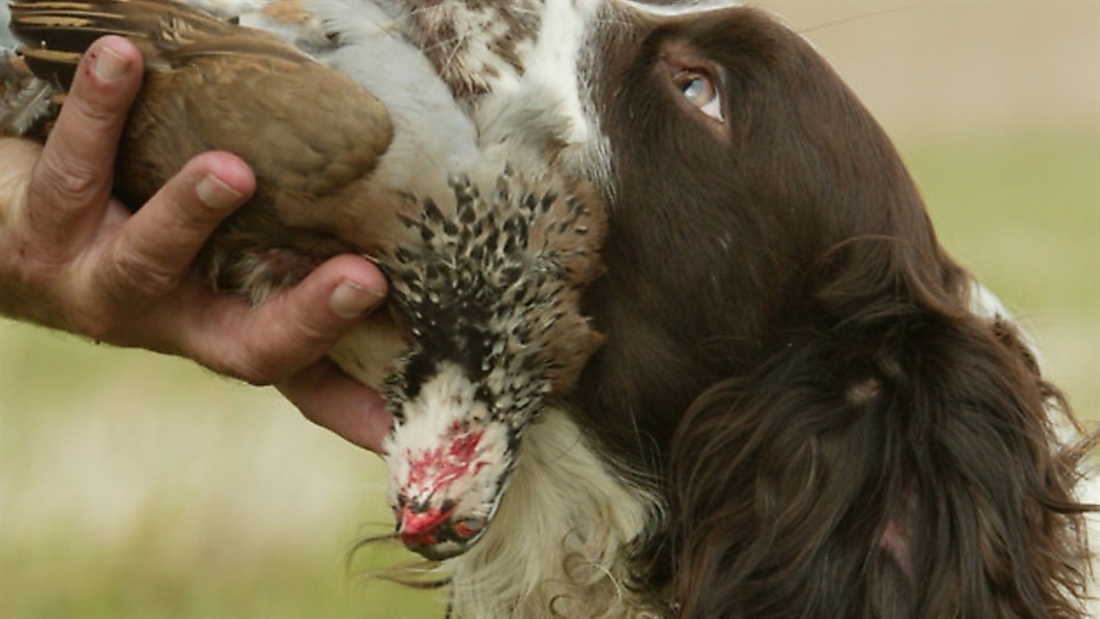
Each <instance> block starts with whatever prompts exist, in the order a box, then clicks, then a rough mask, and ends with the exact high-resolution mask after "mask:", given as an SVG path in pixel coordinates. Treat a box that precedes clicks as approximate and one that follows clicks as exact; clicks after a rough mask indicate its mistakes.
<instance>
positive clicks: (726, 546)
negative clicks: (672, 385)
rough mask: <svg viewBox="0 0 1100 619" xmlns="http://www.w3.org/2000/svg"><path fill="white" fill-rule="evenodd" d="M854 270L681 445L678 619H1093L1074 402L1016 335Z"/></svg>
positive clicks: (733, 381)
mask: <svg viewBox="0 0 1100 619" xmlns="http://www.w3.org/2000/svg"><path fill="white" fill-rule="evenodd" d="M850 253H852V254H855V255H854V256H851V260H849V261H846V262H847V264H849V265H860V266H856V267H853V268H851V269H841V270H840V272H841V274H842V276H841V277H834V278H832V279H831V281H830V282H829V283H827V284H826V285H824V286H820V287H819V288H818V289H817V290H816V291H812V290H811V291H809V292H810V296H809V297H808V298H809V301H808V302H807V303H805V304H803V306H804V307H806V308H807V309H808V310H809V312H808V314H807V315H816V316H817V318H815V319H811V320H809V321H807V322H806V323H805V324H808V325H809V326H806V327H803V328H798V329H788V330H787V331H786V332H785V336H784V338H783V341H781V342H779V343H778V344H777V346H776V347H775V348H776V352H775V353H774V354H772V355H771V357H770V359H769V360H768V361H767V362H765V363H764V364H762V365H761V366H760V367H759V368H758V370H757V371H755V373H753V374H751V375H747V376H741V377H736V378H730V379H727V380H725V381H723V382H720V383H718V384H716V385H714V386H713V387H712V388H710V389H709V390H707V391H706V392H705V393H703V394H702V395H701V396H700V397H698V398H697V399H696V400H695V401H694V403H693V404H692V406H691V407H690V409H689V411H688V412H687V414H686V415H685V417H684V419H683V421H682V423H681V424H680V426H679V427H678V431H677V434H676V437H675V439H674V444H673V456H672V457H671V458H670V462H671V463H672V468H671V471H670V483H669V488H670V489H671V493H670V495H671V496H670V500H671V502H672V505H671V511H672V514H673V517H672V519H671V520H672V521H673V522H674V523H675V525H674V526H675V530H674V531H672V532H671V534H672V539H673V544H674V549H673V554H674V561H675V563H676V568H675V569H674V571H675V572H676V573H677V578H676V583H675V587H676V598H677V599H678V600H680V602H681V604H682V616H683V617H753V618H754V619H759V618H765V617H891V618H900V617H929V618H932V617H936V618H948V617H1021V618H1022V617H1080V616H1083V614H1082V613H1083V611H1082V610H1081V609H1080V608H1079V606H1078V604H1079V603H1080V602H1079V601H1078V600H1079V599H1080V597H1081V596H1083V595H1084V592H1085V588H1086V584H1087V583H1086V578H1087V573H1086V572H1087V569H1088V568H1087V563H1086V561H1087V557H1085V556H1081V554H1082V549H1083V548H1084V547H1085V544H1084V540H1083V536H1084V522H1083V516H1082V513H1083V511H1085V510H1086V507H1085V506H1082V505H1081V504H1079V503H1078V502H1077V500H1076V499H1075V498H1074V494H1073V488H1074V485H1075V483H1076V482H1077V481H1078V474H1077V473H1076V472H1075V471H1076V464H1077V460H1078V459H1079V458H1080V454H1081V453H1082V452H1081V451H1080V450H1079V449H1074V448H1070V447H1065V446H1061V445H1060V444H1059V442H1058V439H1057V437H1056V436H1055V430H1054V428H1053V427H1052V423H1051V421H1050V416H1049V412H1048V410H1047V409H1048V407H1049V406H1055V407H1062V408H1063V410H1064V409H1065V406H1066V405H1065V402H1064V401H1063V400H1062V398H1061V396H1060V395H1059V394H1058V392H1057V391H1056V390H1054V388H1053V387H1051V386H1050V385H1049V384H1047V383H1045V382H1044V381H1043V380H1042V379H1041V378H1040V377H1039V375H1038V372H1037V370H1036V368H1035V366H1034V363H1033V361H1032V360H1031V358H1030V356H1028V355H1027V354H1026V353H1025V352H1024V351H1026V346H1024V345H1023V344H1022V343H1021V341H1020V338H1019V336H1018V334H1017V333H1016V332H1015V331H1014V329H1013V328H1012V327H1011V326H1009V325H1006V324H1005V323H1003V322H1001V321H994V320H988V319H983V318H980V317H977V316H975V315H973V314H971V313H970V312H969V311H967V310H966V309H965V301H966V300H965V298H963V297H964V296H965V295H964V294H962V293H960V294H955V295H951V294H949V293H947V292H945V291H944V288H943V287H940V288H939V289H938V290H937V289H936V288H934V287H931V288H930V287H927V285H925V286H923V287H922V286H920V285H914V284H912V282H914V281H915V279H910V280H909V283H906V281H905V278H904V277H901V278H900V280H895V283H894V286H895V290H894V291H893V293H892V294H879V292H883V291H881V290H876V287H874V286H849V285H847V284H846V283H845V280H851V273H852V272H853V271H854V272H857V273H859V272H862V273H863V274H867V273H870V272H872V271H874V270H876V268H875V267H874V266H873V265H874V264H875V263H876V261H875V260H873V259H868V258H870V256H868V255H867V254H866V252H864V254H862V255H860V253H859V252H858V251H852V252H850ZM878 257H880V258H881V257H882V254H881V253H880V254H879V255H878ZM857 258H861V259H857ZM879 264H880V268H878V269H877V271H878V272H879V273H883V272H891V270H892V269H891V268H890V266H889V265H887V266H885V267H883V266H882V265H881V262H880V263H879ZM893 270H895V271H896V270H897V269H893ZM904 270H905V269H904V268H903V269H901V271H903V272H904ZM834 272H835V271H834ZM848 283H850V281H848ZM864 283H865V284H866V281H864ZM922 288H923V290H921V289H922ZM854 290H862V293H860V294H856V293H855V292H854ZM937 297H938V298H937ZM857 307H858V308H861V309H859V310H856V311H854V312H851V311H850V310H851V308H857ZM840 308H844V309H843V311H837V310H838V309H840ZM1066 412H1067V414H1068V411H1066Z"/></svg>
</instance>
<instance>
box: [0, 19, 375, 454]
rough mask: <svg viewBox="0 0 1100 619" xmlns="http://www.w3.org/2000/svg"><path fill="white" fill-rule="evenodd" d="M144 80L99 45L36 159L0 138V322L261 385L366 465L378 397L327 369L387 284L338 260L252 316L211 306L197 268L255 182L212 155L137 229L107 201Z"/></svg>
mask: <svg viewBox="0 0 1100 619" xmlns="http://www.w3.org/2000/svg"><path fill="white" fill-rule="evenodd" d="M141 75H142V62H141V54H140V52H138V50H137V49H136V48H135V47H134V46H133V45H132V44H131V43H130V42H129V41H127V40H126V39H124V38H120V37H105V38H103V39H100V40H99V41H97V42H96V43H95V44H93V45H92V46H91V48H89V50H88V53H86V54H85V56H84V59H83V60H82V61H81V64H80V67H79V69H78V70H77V76H76V80H75V81H74V83H73V87H72V90H71V91H70V94H69V97H68V99H67V100H66V102H65V106H64V107H63V109H62V112H61V115H60V117H59V118H58V121H57V123H56V125H55V127H54V129H53V131H52V132H51V134H50V137H49V139H48V140H47V142H46V144H45V146H44V147H43V146H40V145H38V144H35V143H33V142H30V141H27V140H21V139H15V138H0V160H2V161H3V166H2V167H0V313H3V314H5V315H9V316H12V317H14V318H20V319H24V320H31V321H34V322H38V323H40V324H43V325H46V326H50V327H55V328H59V329H64V330H66V331H71V332H74V333H78V334H82V335H85V336H88V337H91V338H94V339H96V340H97V341H102V342H108V343H111V344H116V345H120V346H135V347H142V348H148V349H151V350H156V351H160V352H165V353H170V354H175V355H181V356H185V357H189V358H192V359H194V360H196V361H198V362H199V363H201V364H203V365H205V366H207V367H209V368H211V369H213V370H215V371H217V372H220V373H222V374H226V375H229V376H233V377H236V378H240V379H242V380H245V381H247V382H249V383H252V384H257V385H266V384H273V385H275V386H276V387H277V388H278V389H279V390H280V391H281V392H282V393H283V394H284V395H285V396H286V397H287V398H288V399H289V400H290V401H291V402H293V403H294V404H295V405H296V406H297V407H298V408H299V409H300V410H301V411H302V413H303V414H304V415H305V416H306V417H307V418H309V419H310V420H312V421H314V422H315V423H318V424H319V425H322V426H325V427H327V428H329V429H331V430H333V431H334V432H336V433H337V434H339V435H340V436H343V437H344V438H346V439H347V440H349V441H351V442H352V443H355V444H357V445H360V446H363V447H366V448H367V449H371V450H373V451H378V450H379V449H380V446H381V441H382V437H383V436H385V434H386V432H387V431H388V430H389V427H390V424H391V423H392V419H391V417H390V416H389V414H388V413H387V412H386V411H385V405H384V403H383V401H382V399H381V397H380V396H379V395H378V394H377V393H376V392H374V391H373V390H370V389H368V388H367V387H364V386H362V385H360V384H359V383H357V382H355V381H353V380H352V379H351V378H349V377H348V376H347V375H345V374H344V373H343V372H341V371H340V370H339V369H338V368H337V367H336V366H335V364H333V363H332V362H331V361H329V360H327V359H326V358H324V354H325V352H326V351H327V350H328V349H329V348H330V347H331V346H332V344H333V343H334V342H335V341H336V340H338V339H339V338H340V336H341V335H343V333H344V332H346V331H347V330H348V329H349V328H351V327H352V326H353V325H355V324H356V323H357V322H358V321H359V320H361V319H362V318H363V317H364V316H365V315H366V314H368V313H369V312H370V311H371V310H372V309H373V308H375V307H376V306H377V305H378V304H379V303H381V301H382V299H383V297H384V295H385V292H386V281H385V278H384V277H383V276H382V274H381V272H379V271H378V269H377V268H376V267H375V266H374V265H373V264H371V263H370V262H368V261H366V260H364V259H363V258H361V257H359V256H354V255H343V256H337V257H335V258H333V259H331V260H329V261H328V262H326V263H325V264H323V265H321V266H320V267H318V268H317V269H316V270H315V271H314V272H313V273H312V274H311V275H310V276H309V277H307V278H306V279H305V280H303V281H302V282H301V283H300V284H299V285H297V286H296V287H294V288H293V289H290V290H287V291H284V292H282V293H280V294H278V295H276V296H274V297H272V298H271V299H268V300H267V301H266V302H264V303H263V304H261V305H260V306H257V307H251V306H249V305H248V304H247V303H246V302H245V301H244V300H243V299H241V298H239V297H237V296H235V295H228V294H219V293H216V292H214V291H213V290H212V289H211V288H210V286H209V284H208V283H207V281H206V280H205V278H204V277H203V276H202V275H201V274H199V273H198V272H197V271H196V270H195V268H194V266H193V265H194V258H195V256H196V254H197V253H198V251H199V249H200V248H201V247H202V245H203V243H204V242H205V240H206V238H207V237H208V236H209V235H210V234H211V233H212V232H213V230H214V228H215V227H216V226H217V225H218V223H219V222H220V221H221V220H222V219H224V218H225V217H226V216H228V215H229V214H230V213H231V212H232V211H233V209H235V208H236V207H238V206H240V205H241V204H242V203H243V202H244V201H245V200H247V198H248V197H249V196H250V195H251V193H252V192H253V190H254V189H255V178H254V177H253V175H252V171H251V170H250V169H249V167H248V165H247V164H246V163H245V162H244V161H242V160H241V159H239V158H237V157H235V156H234V155H232V154H229V153H225V152H209V153H204V154H202V155H199V156H197V157H195V158H194V159H192V160H191V161H190V162H188V164H187V165H186V166H184V168H183V169H182V170H181V171H180V172H179V173H178V174H177V175H176V176H175V177H174V178H172V179H171V180H170V181H169V182H168V183H167V184H166V185H165V186H164V187H163V188H162V189H161V190H160V191H159V192H158V193H157V194H156V195H155V196H154V197H153V198H152V199H150V200H149V202H148V203H146V204H145V205H144V206H143V207H142V208H141V209H140V210H139V211H138V212H137V213H135V214H133V215H131V214H130V213H129V212H128V211H127V210H126V208H125V207H124V206H123V205H122V204H121V203H120V202H119V201H118V200H116V199H114V198H112V197H111V195H110V192H111V185H112V177H113V174H112V166H113V161H114V157H115V149H116V147H117V143H118V139H119V136H120V134H121V131H122V128H123V125H124V123H125V120H126V113H127V110H128V109H129V106H130V105H131V104H132V102H133V100H134V97H135V96H136V94H137V92H138V89H139V87H140V84H141Z"/></svg>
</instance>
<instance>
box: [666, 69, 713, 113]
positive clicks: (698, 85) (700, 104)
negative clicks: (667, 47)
mask: <svg viewBox="0 0 1100 619" xmlns="http://www.w3.org/2000/svg"><path fill="white" fill-rule="evenodd" d="M672 82H673V83H674V84H676V88H678V89H679V90H680V92H681V93H682V94H683V95H684V98H686V99H687V100H688V101H689V102H691V104H692V105H694V106H695V107H697V108H699V110H700V111H701V112H703V113H704V114H706V115H707V116H710V117H711V118H713V119H714V120H717V121H719V122H723V121H724V120H725V119H724V117H723V116H722V98H721V96H720V95H719V94H718V88H717V87H716V86H715V84H714V80H713V79H711V77H710V76H709V75H707V74H706V73H703V72H701V71H693V70H691V69H685V70H683V71H679V72H677V73H676V74H675V75H673V76H672Z"/></svg>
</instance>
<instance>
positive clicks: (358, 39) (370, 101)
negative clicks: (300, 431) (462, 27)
mask: <svg viewBox="0 0 1100 619" xmlns="http://www.w3.org/2000/svg"><path fill="white" fill-rule="evenodd" d="M364 8H366V9H369V10H372V11H374V13H373V14H372V19H368V20H360V21H359V22H357V23H358V25H359V27H358V28H357V29H356V30H354V31H348V32H345V33H344V37H345V40H344V41H343V43H342V45H341V47H340V49H339V50H337V51H336V52H335V53H333V54H332V57H330V58H328V62H329V65H330V66H326V64H322V63H321V62H319V61H317V60H315V59H314V58H311V57H310V56H309V55H307V54H306V53H304V52H302V51H300V50H299V49H298V48H297V47H295V46H294V45H293V44H291V43H288V42H286V41H284V40H282V39H280V38H278V37H276V36H275V35H272V34H270V33H267V32H264V31H261V30H258V29H254V28H248V27H243V26H240V25H236V24H231V23H228V22H227V21H225V20H222V19H220V18H218V17H216V16H214V15H211V14H209V13H206V12H203V11H200V10H198V9H196V8H194V7H191V6H188V5H185V4H181V3H176V2H173V1H170V0H90V1H86V2H71V1H63V2H54V1H41V2H39V1H35V0H29V1H21V2H15V3H13V4H12V5H11V12H12V30H13V32H14V33H15V34H16V36H18V37H19V38H20V40H22V41H23V42H24V47H23V48H22V50H21V51H22V56H21V60H22V62H25V64H26V66H27V67H28V68H29V70H30V72H32V73H33V74H34V75H35V76H36V79H35V80H33V83H24V84H22V87H21V88H18V89H17V88H15V87H12V90H13V91H15V90H18V92H11V93H8V94H9V95H11V96H8V97H7V100H8V103H7V106H8V109H7V113H6V117H5V118H6V120H5V125H7V126H8V127H9V129H8V131H9V132H13V131H15V130H16V129H15V126H16V124H17V121H16V120H15V119H16V118H22V119H27V118H31V117H32V116H33V115H34V114H33V110H28V108H29V107H30V106H28V105H27V104H26V101H30V100H40V101H46V100H49V99H50V98H52V97H53V95H54V94H57V93H54V92H53V91H54V90H55V89H56V90H58V91H60V92H63V91H64V89H65V88H66V87H67V86H68V85H69V84H70V83H71V81H72V79H73V75H74V71H75V68H76V66H77V63H78V61H79V59H80V57H81V55H82V53H83V51H84V49H85V48H86V47H87V46H88V45H89V44H91V42H92V41H94V40H95V39H96V38H97V37H99V36H102V35H104V34H109V33H110V34H118V35H123V36H126V37H128V38H129V39H130V40H131V41H133V42H134V43H136V44H137V46H138V47H139V48H140V49H141V51H142V53H143V56H144V58H145V66H146V76H145V81H144V83H143V86H142V90H141V92H140V94H139V96H138V98H137V102H136V103H135V104H134V107H133V108H132V110H131V112H130V116H129V119H128V121H127V125H126V129H125V132H124V135H123V136H122V140H121V145H120V149H119V157H118V161H117V162H116V166H115V169H116V178H115V191H116V193H117V194H118V195H119V196H120V197H121V198H122V199H123V200H124V201H125V202H126V203H127V204H129V205H130V206H131V207H133V208H137V207H139V206H140V205H141V204H143V203H144V202H145V201H146V200H147V199H148V198H150V197H151V196H152V195H153V193H154V192H155V191H156V190H157V189H158V188H159V187H160V186H161V185H162V184H163V183H164V182H165V181H167V180H168V179H169V178H170V177H171V176H172V175H174V174H175V173H176V172H177V171H178V170H179V169H180V168H181V167H182V166H183V164H184V163H185V162H186V161H188V160H189V159H190V158H191V157H193V156H195V155H197V154H199V153H201V152H204V151H207V150H212V149H222V150H228V151H231V152H234V153H236V154H238V155H240V156H241V157H242V158H244V159H245V160H246V161H247V162H248V163H249V164H250V165H251V166H252V167H253V170H254V172H255V174H256V177H257V191H256V194H255V196H254V197H253V198H252V199H251V200H250V201H249V202H248V203H247V204H246V205H244V206H243V207H242V208H241V209H240V210H239V211H237V212H236V213H234V214H233V215H232V216H231V217H230V218H229V219H227V220H226V221H225V222H224V224H223V225H221V226H220V227H219V228H218V230H217V231H216V232H215V233H214V235H213V236H212V237H211V239H210V240H209V242H208V243H207V244H206V246H205V247H204V249H203V251H202V253H201V256H200V258H199V261H200V264H201V267H202V268H203V269H204V270H205V272H206V273H207V274H208V275H209V277H210V280H211V282H212V284H213V285H215V286H216V287H218V288H219V289H223V290H229V291H236V292H239V293H241V294H243V295H246V296H247V297H249V298H250V299H251V300H252V301H253V302H256V303H260V302H262V301H263V300H264V299H265V298H267V297H268V296H269V295H271V294H272V293H273V292H274V291H277V290H279V289H281V288H284V287H286V286H290V285H293V284H294V283H296V282H297V281H298V280H300V279H301V278H302V277H304V276H305V275H306V274H307V273H308V272H309V271H310V269H311V268H312V267H314V266H315V265H317V264H319V263H320V262H322V261H323V260H325V259H327V258H329V257H331V256H334V255H336V254H338V253H342V252H349V251H351V252H357V253H360V254H362V255H364V256H366V257H368V258H370V259H371V260H373V261H375V262H377V264H378V265H379V266H380V267H381V268H382V270H383V271H384V272H385V273H386V275H387V276H388V278H389V280H390V282H391V293H390V299H389V311H388V312H385V313H383V314H382V315H381V316H379V317H374V318H372V319H371V320H369V321H368V323H367V324H365V325H364V326H363V327H362V328H360V329H359V330H357V331H354V332H353V333H352V334H350V335H349V336H347V338H346V339H345V340H344V341H343V342H341V343H340V344H338V345H337V347H336V348H335V349H334V350H333V352H332V353H331V356H332V357H333V359H334V360H336V361H337V362H338V363H339V364H340V365H341V366H342V367H343V368H344V369H345V370H346V371H347V372H348V373H349V374H351V375H352V376H355V377H358V378H360V379H361V380H363V381H364V382H366V383H368V384H371V385H372V386H376V387H378V388H380V389H382V390H383V391H384V393H385V395H386V396H387V397H388V401H389V407H390V409H391V411H392V412H393V413H394V415H395V416H396V418H397V422H396V427H395V429H394V430H393V432H392V433H391V435H390V436H389V437H388V439H387V442H386V447H385V448H386V453H387V456H386V459H387V461H388V464H389V468H390V470H391V481H392V483H391V486H390V500H391V503H392V505H393V507H394V510H395V513H396V515H397V518H398V534H399V536H400V538H401V539H402V540H403V541H404V542H405V543H406V544H407V545H408V546H409V547H410V548H412V549H414V550H417V551H418V552H421V553H422V554H424V555H425V556H429V557H433V558H443V557H446V556H450V555H452V554H456V553H458V552H461V551H462V550H464V549H465V548H466V547H467V546H468V545H469V544H471V543H473V541H474V540H476V539H477V538H478V537H479V536H480V535H481V533H482V532H483V531H484V529H485V526H486V524H487V523H488V521H489V519H490V517H491V516H492V515H493V512H494V511H495V509H496V507H497V504H498V503H499V500H500V497H501V494H502V492H503V489H504V487H505V485H506V483H507V481H508V477H509V475H510V473H511V471H512V469H513V468H514V466H515V460H516V458H517V450H518V445H519V442H520V438H521V436H522V434H523V431H524V429H525V428H526V426H527V425H528V424H529V423H530V422H531V421H532V419H534V418H535V417H537V416H538V414H539V412H540V411H541V409H542V408H543V407H544V406H545V405H546V403H547V401H549V400H552V399H554V398H560V397H561V396H563V395H564V394H565V393H567V392H568V391H569V390H570V389H571V388H572V386H573V384H574V383H575V381H576V379H577V375H578V373H579V371H580V369H581V367H582V366H583V363H584V361H585V360H586V359H587V357H588V356H589V355H590V354H591V353H592V351H593V350H594V349H595V348H596V347H597V346H598V344H599V342H600V336H599V335H598V334H597V333H596V332H595V331H594V329H593V328H592V326H591V325H590V323H589V321H588V319H587V318H585V317H584V316H583V315H582V314H581V313H580V309H579V300H580V292H581V291H582V290H583V288H584V287H585V286H586V285H587V284H588V283H589V282H590V281H591V280H592V279H593V278H594V277H595V276H596V275H597V274H598V273H599V272H600V269H601V267H600V264H599V257H598V250H599V245H600V242H601V239H602V237H603V235H604V228H605V221H604V213H603V207H602V204H601V202H600V201H599V200H598V199H597V198H596V196H595V193H594V192H593V191H592V190H591V189H590V188H589V187H588V186H587V184H586V183H585V182H584V181H582V180H580V179H579V178H576V177H571V176H569V175H568V174H566V173H564V172H563V171H562V170H561V169H560V166H559V165H558V163H557V157H558V151H560V149H561V145H560V144H559V143H558V141H557V138H556V135H555V134H554V133H552V132H550V131H548V132H547V133H546V134H545V135H535V134H534V133H532V132H531V131H527V132H525V133H524V134H523V135H522V139H520V136H516V137H513V136H511V135H510V134H509V133H508V132H507V124H508V123H509V122H510V121H509V119H508V118H507V117H506V115H507V114H508V110H500V114H501V117H500V118H496V119H494V120H493V121H492V122H494V123H496V124H497V125H499V126H498V129H496V130H495V131H494V130H493V129H492V127H489V126H488V125H483V126H482V128H481V129H480V130H478V129H476V128H475V126H474V124H473V123H472V121H471V120H470V119H469V118H468V117H467V115H466V113H465V112H464V111H463V110H462V109H460V107H459V106H458V105H457V104H456V102H455V101H454V99H453V98H452V96H451V94H450V92H449V90H448V89H447V87H446V86H445V85H444V83H443V82H442V81H441V80H440V78H439V77H438V76H437V75H436V73H435V71H434V69H433V68H432V66H431V65H430V64H429V63H428V62H427V60H426V59H425V57H424V56H423V55H422V54H421V53H420V52H419V50H417V49H416V48H415V47H414V46H413V45H411V44H410V43H409V42H408V41H407V40H405V39H403V38H402V37H401V36H400V34H399V33H397V32H396V30H395V28H394V27H393V24H392V19H390V18H389V17H387V16H386V15H385V14H383V13H382V12H380V11H378V10H377V9H374V8H373V7H364ZM295 18H296V15H294V14H291V15H289V16H288V15H286V14H283V13H279V12H275V13H273V14H272V19H273V20H280V19H282V20H286V19H295ZM320 43H321V44H322V45H324V44H326V43H327V41H325V40H324V39H322V41H321V42H320ZM10 58H14V57H10ZM341 69H343V70H341ZM12 73H13V74H14V73H15V71H14V70H13V71H12ZM349 76H350V77H349ZM22 77H23V78H26V77H27V76H26V75H23V76H22ZM14 81H15V80H13V82H14ZM23 81H24V82H26V80H25V79H24V80H23ZM39 115H40V116H41V114H39ZM45 117H46V118H47V119H48V114H46V115H45ZM35 120H36V119H34V118H31V120H30V122H29V123H28V121H26V120H20V121H19V122H21V123H23V125H24V126H23V127H21V130H22V131H23V132H26V131H28V126H27V125H28V124H30V125H33V124H34V121H35ZM531 120H535V121H537V119H531ZM545 122H546V123H547V125H548V127H551V128H552V127H553V125H554V123H556V122H558V121H556V120H555V119H552V118H549V119H547V120H546V121H545Z"/></svg>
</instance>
